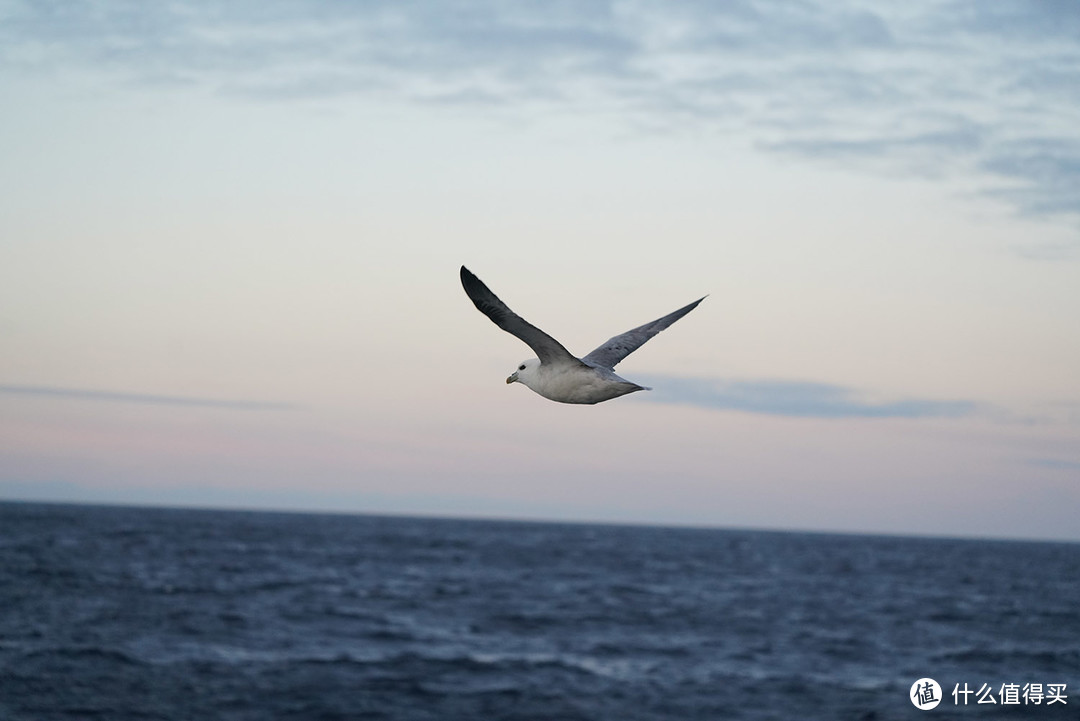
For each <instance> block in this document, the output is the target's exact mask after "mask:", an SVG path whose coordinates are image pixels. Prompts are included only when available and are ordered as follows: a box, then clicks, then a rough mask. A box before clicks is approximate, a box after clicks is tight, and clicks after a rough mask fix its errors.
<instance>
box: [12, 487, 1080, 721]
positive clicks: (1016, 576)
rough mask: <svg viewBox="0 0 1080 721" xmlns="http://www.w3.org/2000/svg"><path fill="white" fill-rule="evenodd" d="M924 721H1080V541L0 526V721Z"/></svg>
mask: <svg viewBox="0 0 1080 721" xmlns="http://www.w3.org/2000/svg"><path fill="white" fill-rule="evenodd" d="M921 677H931V678H934V679H935V680H937V681H938V682H939V684H940V685H941V687H942V695H943V696H944V700H943V701H942V703H941V705H939V706H938V707H937V708H936V709H934V710H931V711H922V710H919V709H917V708H916V707H915V706H914V705H913V704H912V703H911V701H909V692H910V689H911V685H912V684H913V683H914V682H915V681H916V680H917V679H919V678H921ZM1033 683H1034V684H1043V690H1044V692H1045V691H1047V690H1049V684H1066V686H1065V688H1064V689H1060V688H1059V689H1058V691H1059V693H1060V692H1063V693H1064V694H1065V696H1066V698H1065V699H1064V700H1065V703H1064V704H1063V703H1060V702H1058V703H1054V704H1052V705H1049V704H1048V701H1049V698H1048V697H1047V696H1046V694H1045V693H1044V698H1043V700H1042V703H1040V704H1039V705H1035V704H1034V703H1033V699H1034V698H1036V697H1035V696H1034V695H1030V696H1029V697H1028V703H1027V704H1026V705H1024V704H1023V699H1021V703H1020V704H1009V705H1003V704H1002V700H1003V697H1002V696H1001V695H999V691H1000V690H1001V687H1002V686H1003V685H1007V684H1017V685H1018V686H1023V685H1024V684H1033ZM956 684H960V685H961V686H962V685H963V684H967V686H968V688H969V689H970V690H972V691H977V690H978V689H980V687H981V686H982V685H983V684H986V685H987V688H992V689H993V694H992V695H990V696H988V697H989V698H994V699H995V700H997V701H998V703H996V704H993V705H991V704H989V703H984V704H977V703H976V701H977V698H976V694H972V695H970V696H969V697H968V705H967V706H964V705H962V704H960V705H957V704H956V701H955V700H954V698H953V695H952V691H953V689H954V688H956ZM1033 690H1034V688H1033V687H1029V691H1033ZM958 698H959V700H961V701H962V700H963V696H959V697H958ZM985 698H987V696H986V695H984V700H985ZM913 718H937V719H943V718H964V719H980V718H985V719H1000V718H1030V719H1062V718H1070V719H1075V718H1080V545H1077V544H1049V543H1021V542H999V541H963V540H931V539H920V538H891V537H873V536H862V537H860V536H842V535H818V534H794V533H769V532H753V531H729V530H691V529H670V528H650V527H626V526H621V527H620V526H601V525H560V524H541V523H517V522H487V521H458V520H435V519H416V518H386V517H372V516H345V515H312V514H284V513H281V514H278V513H246V512H225V511H202V510H198V511H196V510H175V509H172V510H169V509H151V508H112V507H90V506H65V505H34V504H18V503H3V504H0V719H4V720H12V721H15V720H18V721H22V720H26V721H31V720H32V721H48V720H50V719H108V720H110V721H112V720H116V721H123V720H126V719H199V720H200V721H206V720H212V719H250V720H252V721H254V720H258V721H264V720H267V719H304V720H312V721H318V720H320V719H405V720H409V719H432V720H435V719H438V720H452V719H470V720H472V719H560V720H574V719H610V720H612V721H622V720H627V721H631V720H634V719H680V720H696V719H830V720H834V719H862V720H869V719H875V720H883V719H913Z"/></svg>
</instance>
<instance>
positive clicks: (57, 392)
mask: <svg viewBox="0 0 1080 721" xmlns="http://www.w3.org/2000/svg"><path fill="white" fill-rule="evenodd" d="M0 393H5V394H8V395H18V396H27V397H33V398H43V399H49V398H51V399H57V400H76V401H90V402H98V403H139V404H146V405H156V406H187V407H196V408H219V409H222V410H240V411H289V410H296V409H298V408H299V406H298V405H296V404H293V403H280V402H272V401H250V400H236V399H226V398H199V397H195V396H167V395H158V394H154V393H130V392H123V391H102V390H88V389H85V388H55V387H51V386H20V385H0Z"/></svg>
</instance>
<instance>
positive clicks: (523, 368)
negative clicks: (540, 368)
mask: <svg viewBox="0 0 1080 721" xmlns="http://www.w3.org/2000/svg"><path fill="white" fill-rule="evenodd" d="M518 370H519V371H523V370H525V364H524V363H522V364H521V365H519V366H518Z"/></svg>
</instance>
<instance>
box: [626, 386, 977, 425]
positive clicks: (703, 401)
mask: <svg viewBox="0 0 1080 721" xmlns="http://www.w3.org/2000/svg"><path fill="white" fill-rule="evenodd" d="M644 380H645V381H646V382H648V383H651V384H653V385H654V387H655V389H656V390H654V391H653V392H652V393H649V394H648V395H647V396H646V399H647V400H649V401H651V402H654V403H669V404H676V405H688V406H694V407H697V408H705V409H709V410H719V411H739V412H744V413H759V414H764V415H770V416H786V417H791V418H837V419H838V418H959V417H962V416H968V415H971V414H972V413H975V412H976V411H977V410H978V409H979V407H980V406H979V404H978V403H975V402H974V401H966V400H951V401H939V400H926V399H912V398H908V399H902V400H894V401H869V400H865V399H864V398H863V397H862V394H860V393H859V392H858V391H856V390H855V389H853V388H846V387H844V386H838V385H832V384H828V383H816V382H812V381H781V380H732V379H724V378H688V377H680V376H648V377H646V378H644Z"/></svg>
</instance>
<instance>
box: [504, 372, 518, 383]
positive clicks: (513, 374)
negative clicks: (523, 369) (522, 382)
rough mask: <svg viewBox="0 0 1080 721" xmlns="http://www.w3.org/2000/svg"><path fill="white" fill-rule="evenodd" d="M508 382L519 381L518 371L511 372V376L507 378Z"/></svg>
mask: <svg viewBox="0 0 1080 721" xmlns="http://www.w3.org/2000/svg"><path fill="white" fill-rule="evenodd" d="M506 382H507V384H510V383H516V382H517V371H514V372H513V373H511V374H510V377H509V378H507V379H506Z"/></svg>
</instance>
